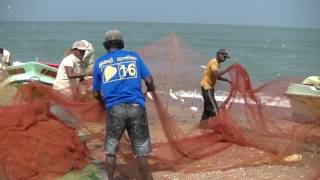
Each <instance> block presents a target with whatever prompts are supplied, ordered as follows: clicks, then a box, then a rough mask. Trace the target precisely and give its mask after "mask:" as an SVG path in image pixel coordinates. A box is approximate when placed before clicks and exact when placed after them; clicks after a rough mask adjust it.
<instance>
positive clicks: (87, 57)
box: [81, 40, 94, 72]
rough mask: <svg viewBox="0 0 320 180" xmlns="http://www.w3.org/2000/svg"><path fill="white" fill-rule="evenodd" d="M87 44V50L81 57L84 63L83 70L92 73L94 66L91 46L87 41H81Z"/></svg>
mask: <svg viewBox="0 0 320 180" xmlns="http://www.w3.org/2000/svg"><path fill="white" fill-rule="evenodd" d="M81 41H83V42H85V43H86V44H87V48H88V49H87V50H86V52H85V54H84V56H83V61H84V63H85V68H86V70H87V72H92V71H93V66H94V49H93V46H92V44H91V43H90V42H89V41H87V40H81Z"/></svg>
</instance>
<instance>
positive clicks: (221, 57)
mask: <svg viewBox="0 0 320 180" xmlns="http://www.w3.org/2000/svg"><path fill="white" fill-rule="evenodd" d="M228 58H230V56H229V54H228V51H226V50H225V49H219V50H218V51H217V55H216V57H215V58H213V59H211V60H210V61H209V62H208V64H207V67H206V69H205V72H204V77H203V79H202V81H201V83H200V84H201V92H202V97H203V102H204V107H203V113H202V117H201V121H200V122H202V121H203V120H207V119H208V118H210V117H214V116H216V115H217V113H218V112H219V107H218V104H217V101H216V99H215V97H214V86H215V84H216V81H217V80H221V81H226V82H229V83H230V80H228V79H226V78H224V77H222V76H221V74H222V71H221V70H220V64H221V63H222V62H224V61H225V60H226V59H228Z"/></svg>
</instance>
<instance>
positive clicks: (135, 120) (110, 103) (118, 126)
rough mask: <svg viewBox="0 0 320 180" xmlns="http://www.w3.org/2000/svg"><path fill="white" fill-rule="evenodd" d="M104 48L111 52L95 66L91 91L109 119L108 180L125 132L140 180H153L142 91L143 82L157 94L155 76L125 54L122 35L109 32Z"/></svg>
mask: <svg viewBox="0 0 320 180" xmlns="http://www.w3.org/2000/svg"><path fill="white" fill-rule="evenodd" d="M103 45H104V47H105V49H106V50H107V51H108V52H107V53H106V54H105V55H103V56H102V57H100V58H98V59H97V60H96V62H95V65H94V69H93V85H92V87H93V93H94V96H95V97H96V98H97V99H99V100H100V101H102V103H101V104H104V107H105V109H106V111H107V115H108V118H107V124H108V126H107V129H106V141H105V151H106V164H107V171H108V178H109V179H110V180H113V179H114V171H115V167H116V153H117V151H118V147H119V143H120V140H121V137H122V135H123V133H124V131H125V130H126V131H127V133H128V135H129V138H130V142H131V146H132V150H133V153H134V155H135V156H136V158H137V160H138V165H139V166H138V167H139V170H140V173H141V179H152V175H151V174H150V172H149V170H148V169H149V168H148V161H147V156H148V155H149V154H150V152H151V140H150V134H149V128H148V119H147V113H146V109H145V104H144V95H143V93H142V89H141V80H142V79H143V80H144V81H145V84H146V86H147V91H151V92H152V91H154V89H155V87H154V85H153V79H152V76H151V74H150V72H149V70H148V68H147V66H146V65H145V64H144V62H143V60H142V59H141V58H140V57H139V56H138V54H137V53H135V52H128V51H125V50H122V49H123V48H124V41H123V36H122V33H121V32H120V31H118V30H111V31H108V32H107V33H106V37H105V42H104V44H103Z"/></svg>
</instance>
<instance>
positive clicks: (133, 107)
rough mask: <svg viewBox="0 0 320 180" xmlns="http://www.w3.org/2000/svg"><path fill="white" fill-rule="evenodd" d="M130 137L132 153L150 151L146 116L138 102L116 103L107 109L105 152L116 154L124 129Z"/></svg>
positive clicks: (146, 152) (139, 153)
mask: <svg viewBox="0 0 320 180" xmlns="http://www.w3.org/2000/svg"><path fill="white" fill-rule="evenodd" d="M125 130H127V133H128V135H129V138H130V142H131V146H132V150H133V153H134V155H136V156H147V155H149V154H150V152H151V141H150V134H149V128H148V118H147V113H146V110H145V108H142V107H141V106H140V105H139V104H124V103H121V104H118V105H115V106H114V107H112V108H111V109H110V110H109V111H108V122H107V133H106V143H105V144H106V147H105V149H106V153H107V154H111V155H116V153H117V151H118V147H119V143H120V140H121V137H122V135H123V133H124V131H125Z"/></svg>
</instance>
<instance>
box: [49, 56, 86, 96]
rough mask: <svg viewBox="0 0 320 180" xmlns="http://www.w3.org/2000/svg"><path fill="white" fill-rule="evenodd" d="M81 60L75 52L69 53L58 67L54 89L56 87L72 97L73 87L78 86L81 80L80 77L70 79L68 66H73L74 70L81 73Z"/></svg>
mask: <svg viewBox="0 0 320 180" xmlns="http://www.w3.org/2000/svg"><path fill="white" fill-rule="evenodd" d="M80 62H81V60H80V59H79V58H77V57H76V56H75V55H74V54H69V55H68V56H67V57H65V58H64V59H63V60H62V61H61V63H60V65H59V68H58V72H57V76H56V79H55V81H54V82H53V89H56V90H58V91H60V92H62V93H63V94H65V95H67V96H69V97H71V96H72V89H74V88H76V87H77V85H78V82H79V78H72V79H70V78H69V77H68V75H67V72H66V68H65V67H66V66H69V67H72V68H73V72H75V73H80V72H81V65H80Z"/></svg>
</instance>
